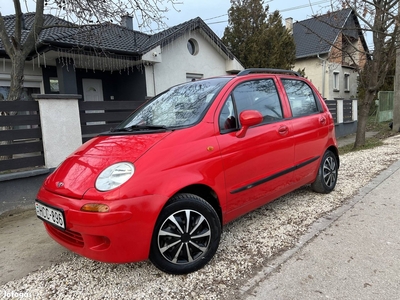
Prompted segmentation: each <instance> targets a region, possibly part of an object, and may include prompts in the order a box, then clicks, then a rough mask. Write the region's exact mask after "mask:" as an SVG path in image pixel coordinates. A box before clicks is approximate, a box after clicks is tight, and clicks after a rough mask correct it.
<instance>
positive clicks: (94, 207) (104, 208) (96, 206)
mask: <svg viewBox="0 0 400 300" xmlns="http://www.w3.org/2000/svg"><path fill="white" fill-rule="evenodd" d="M81 211H88V212H109V211H110V208H109V207H108V205H105V204H100V203H87V204H85V205H84V206H82V207H81Z"/></svg>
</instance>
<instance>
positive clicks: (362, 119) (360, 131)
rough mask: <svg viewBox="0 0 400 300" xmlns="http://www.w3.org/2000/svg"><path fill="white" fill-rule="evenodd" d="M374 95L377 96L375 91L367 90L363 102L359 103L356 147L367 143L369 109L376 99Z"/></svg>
mask: <svg viewBox="0 0 400 300" xmlns="http://www.w3.org/2000/svg"><path fill="white" fill-rule="evenodd" d="M374 96H375V93H372V92H371V91H367V92H366V93H365V97H364V99H363V101H362V103H361V104H360V105H359V108H358V121H357V133H356V141H355V143H354V149H356V148H359V147H362V146H364V145H365V132H366V129H367V123H368V117H369V109H370V106H371V103H372V102H373V100H374Z"/></svg>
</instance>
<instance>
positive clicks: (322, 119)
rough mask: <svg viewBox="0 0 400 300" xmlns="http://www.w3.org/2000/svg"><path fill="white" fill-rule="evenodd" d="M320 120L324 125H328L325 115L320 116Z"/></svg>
mask: <svg viewBox="0 0 400 300" xmlns="http://www.w3.org/2000/svg"><path fill="white" fill-rule="evenodd" d="M319 122H320V123H321V124H322V125H326V118H325V117H321V118H319Z"/></svg>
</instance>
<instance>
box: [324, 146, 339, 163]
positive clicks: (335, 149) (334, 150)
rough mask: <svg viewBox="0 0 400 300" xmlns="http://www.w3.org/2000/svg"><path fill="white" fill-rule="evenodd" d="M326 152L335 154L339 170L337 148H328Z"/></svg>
mask: <svg viewBox="0 0 400 300" xmlns="http://www.w3.org/2000/svg"><path fill="white" fill-rule="evenodd" d="M328 150H330V151H331V152H332V153H333V154H335V156H336V161H337V164H338V169H339V167H340V159H339V150H338V148H336V147H335V146H330V147H329V148H328V149H327V151H328Z"/></svg>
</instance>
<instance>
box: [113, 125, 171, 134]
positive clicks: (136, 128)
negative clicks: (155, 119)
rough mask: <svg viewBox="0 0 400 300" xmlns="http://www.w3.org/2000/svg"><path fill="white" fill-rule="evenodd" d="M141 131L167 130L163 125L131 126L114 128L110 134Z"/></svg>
mask: <svg viewBox="0 0 400 300" xmlns="http://www.w3.org/2000/svg"><path fill="white" fill-rule="evenodd" d="M141 130H168V127H167V126H165V125H132V126H128V127H124V128H114V129H113V130H112V132H116V131H128V132H131V131H141Z"/></svg>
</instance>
